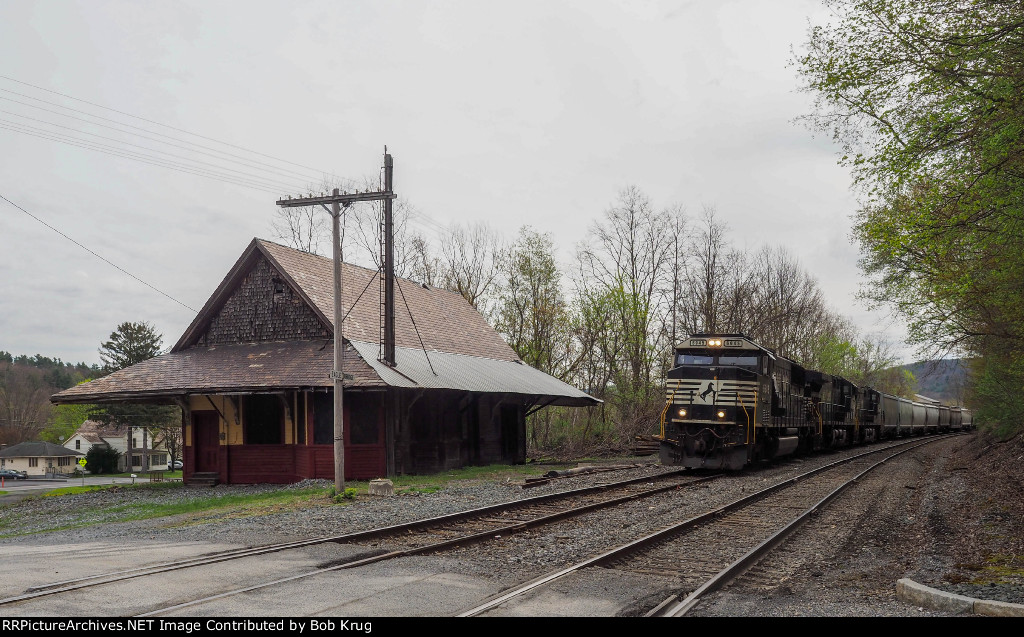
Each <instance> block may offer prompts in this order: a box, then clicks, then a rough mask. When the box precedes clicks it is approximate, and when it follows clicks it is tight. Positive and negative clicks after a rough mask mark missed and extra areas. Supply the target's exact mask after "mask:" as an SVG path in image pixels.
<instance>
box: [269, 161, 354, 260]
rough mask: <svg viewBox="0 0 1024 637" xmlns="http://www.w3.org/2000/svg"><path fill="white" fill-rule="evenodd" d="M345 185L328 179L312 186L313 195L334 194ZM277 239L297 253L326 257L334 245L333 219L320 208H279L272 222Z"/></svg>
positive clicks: (310, 187)
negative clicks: (326, 251)
mask: <svg viewBox="0 0 1024 637" xmlns="http://www.w3.org/2000/svg"><path fill="white" fill-rule="evenodd" d="M335 188H341V183H340V182H337V181H332V180H331V179H329V178H328V177H326V176H325V177H324V178H323V180H322V181H321V182H320V183H319V184H310V186H309V188H308V190H309V194H310V195H312V194H314V193H323V194H327V193H329V192H332V191H333V190H334V189H335ZM270 227H271V231H272V232H273V235H274V238H276V239H280V240H281V241H283V242H284V244H285V245H287V246H291V247H292V248H295V249H296V250H302V251H303V252H309V253H311V254H324V251H325V250H329V249H330V248H329V246H330V245H331V223H330V215H329V214H327V212H326V211H325V210H324V209H323V208H321V207H320V206H305V207H302V208H283V207H281V206H277V208H276V211H275V213H274V217H273V219H271V221H270Z"/></svg>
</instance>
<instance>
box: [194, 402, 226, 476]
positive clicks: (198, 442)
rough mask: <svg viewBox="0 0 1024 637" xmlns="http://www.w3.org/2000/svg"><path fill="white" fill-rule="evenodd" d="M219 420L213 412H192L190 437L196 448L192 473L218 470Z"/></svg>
mask: <svg viewBox="0 0 1024 637" xmlns="http://www.w3.org/2000/svg"><path fill="white" fill-rule="evenodd" d="M219 424H220V419H219V417H218V416H217V412H215V411H194V412H192V435H193V437H194V440H195V447H196V450H195V451H196V468H195V469H194V472H207V471H218V470H219V469H220V462H219V460H220V427H219Z"/></svg>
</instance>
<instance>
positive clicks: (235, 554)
mask: <svg viewBox="0 0 1024 637" xmlns="http://www.w3.org/2000/svg"><path fill="white" fill-rule="evenodd" d="M685 473H689V471H687V470H682V469H681V470H676V471H666V472H663V473H659V474H657V475H652V476H644V477H641V478H631V479H629V480H621V481H618V482H610V483H606V484H599V485H595V486H590V487H582V488H579V489H571V490H568V491H561V492H558V493H551V494H545V495H538V496H532V497H529V498H523V499H521V500H515V501H511V502H504V503H499V504H492V505H487V506H483V507H478V508H475V509H469V510H466V511H457V512H455V513H449V514H445V515H439V516H435V517H432V518H424V519H422V520H414V521H412V522H403V523H400V524H394V525H391V526H386V527H381V528H377V529H368V530H365V531H356V532H354V533H347V534H344V535H335V536H327V537H319V538H311V539H308V540H297V541H294V542H284V543H280V544H269V545H265V546H258V547H251V548H242V549H231V550H229V551H225V552H221V553H215V554H212V555H205V556H197V557H193V558H188V559H185V560H177V561H173V562H163V563H160V564H154V565H150V566H144V567H136V568H132V569H126V570H121V571H112V572H108V573H100V574H96V575H90V576H88V577H82V578H77V579H71V580H64V581H61V582H54V583H50V584H44V585H40V586H33V587H30V588H28V589H26V593H24V594H21V595H15V596H13V597H7V598H4V599H0V606H3V605H7V604H13V603H16V602H21V601H26V600H30V599H35V598H38V597H45V596H47V595H55V594H58V593H66V592H70V591H75V590H80V589H83V588H88V587H91V586H100V585H103V584H110V583H113V582H119V581H124V580H127V579H133V578H137V577H145V576H148V575H156V574H159V573H166V572H170V571H176V570H181V569H185V568H193V567H196V566H206V565H209V564H216V563H219V562H225V561H229V560H236V559H242V558H245V557H253V556H258V555H265V554H268V553H276V552H279V551H286V550H291V549H297V548H304V547H307V546H315V545H318V544H325V543H328V542H335V543H350V542H358V541H363V540H367V539H370V538H374V537H386V536H388V535H394V534H399V533H403V532H406V531H410V530H414V529H418V528H424V527H430V526H436V525H438V524H444V523H449V522H456V521H459V520H462V519H466V518H472V517H475V516H479V515H485V514H488V513H491V512H494V511H500V510H508V509H521V508H526V507H529V506H532V505H534V504H538V503H541V502H547V501H555V500H560V499H566V498H570V497H574V496H578V495H586V494H588V493H593V492H598V491H607V490H609V489H615V488H619V487H622V486H628V485H630V484H635V483H639V482H650V481H651V480H654V479H661V478H666V477H672V476H679V475H683V474H685ZM711 477H715V476H711Z"/></svg>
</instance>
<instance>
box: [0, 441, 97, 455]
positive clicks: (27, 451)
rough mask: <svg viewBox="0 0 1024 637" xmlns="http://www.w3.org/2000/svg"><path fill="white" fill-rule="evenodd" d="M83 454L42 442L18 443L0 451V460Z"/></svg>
mask: <svg viewBox="0 0 1024 637" xmlns="http://www.w3.org/2000/svg"><path fill="white" fill-rule="evenodd" d="M84 455H85V454H84V453H79V452H78V451H73V450H71V449H68V448H67V447H62V446H60V445H55V444H53V443H52V442H45V441H43V440H29V441H28V442H19V443H18V444H16V445H14V446H13V447H8V448H6V449H4V450H3V451H0V458H54V457H57V458H59V457H63V456H84Z"/></svg>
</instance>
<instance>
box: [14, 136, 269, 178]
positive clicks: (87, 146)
mask: <svg viewBox="0 0 1024 637" xmlns="http://www.w3.org/2000/svg"><path fill="white" fill-rule="evenodd" d="M0 128H2V129H5V130H10V131H13V132H17V133H21V134H23V135H29V136H31V137H39V138H41V139H48V140H50V141H55V142H59V143H61V144H67V145H69V146H77V147H78V148H85V149H87V150H94V151H96V152H99V153H103V154H105V155H113V156H115V157H124V158H125V159H131V160H134V161H138V162H141V163H144V164H149V165H151V166H160V167H162V168H169V169H171V170H177V171H178V172H184V173H189V174H192V175H197V176H200V177H207V178H209V179H216V180H218V181H223V182H225V183H230V184H234V185H236V186H246V187H248V188H253V189H256V190H262V191H264V192H270V193H275V194H280V192H281V189H280V188H270V187H267V186H264V185H256V184H254V183H250V182H245V181H242V180H238V179H231V178H230V177H231V176H230V175H228V176H217V175H215V174H214V173H209V172H203V171H200V170H198V169H192V168H176V167H174V166H173V165H171V164H170V163H168V162H166V161H160V160H159V159H153V160H152V161H150V160H146V159H140V158H138V157H133V156H132V154H135V155H140V154H141V153H131V152H130V151H124V150H113V151H108V150H103V149H102V148H99V147H98V145H97V144H96V143H89V142H84V141H83V142H79V143H76V142H74V141H68V139H73V138H64V139H62V138H61V137H60V134H59V133H49V134H42V133H32V132H28V131H26V130H22V129H21V128H15V127H12V126H10V125H7V126H5V125H3V124H0Z"/></svg>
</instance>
